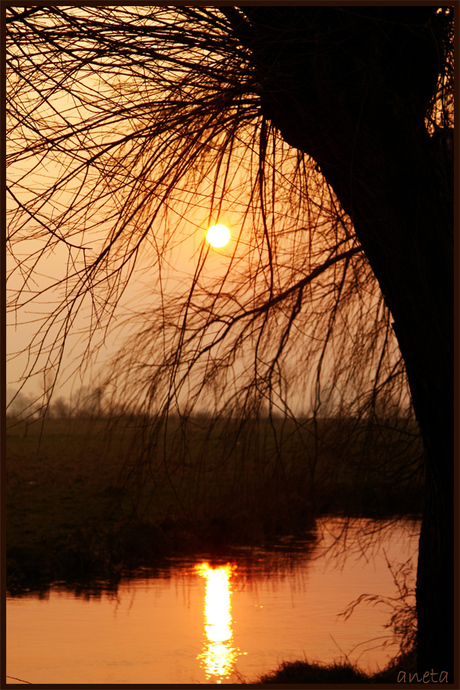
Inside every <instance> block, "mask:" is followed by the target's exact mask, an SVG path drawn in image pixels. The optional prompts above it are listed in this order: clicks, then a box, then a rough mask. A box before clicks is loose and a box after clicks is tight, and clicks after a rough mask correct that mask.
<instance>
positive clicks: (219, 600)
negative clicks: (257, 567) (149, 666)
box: [195, 563, 241, 683]
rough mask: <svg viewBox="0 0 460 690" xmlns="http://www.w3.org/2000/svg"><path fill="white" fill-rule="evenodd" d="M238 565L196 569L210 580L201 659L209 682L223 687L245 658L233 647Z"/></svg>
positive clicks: (207, 584) (198, 567)
mask: <svg viewBox="0 0 460 690" xmlns="http://www.w3.org/2000/svg"><path fill="white" fill-rule="evenodd" d="M236 567H237V566H236V565H231V564H230V563H227V564H226V565H220V566H217V567H215V568H212V567H211V566H210V565H209V563H201V564H200V565H196V566H195V570H196V572H197V573H198V574H199V575H201V577H204V578H205V580H206V592H205V599H204V620H205V635H206V639H205V642H204V646H203V651H202V653H201V654H199V655H198V657H197V659H199V660H200V662H201V664H202V666H204V669H205V672H206V679H207V680H209V678H210V677H211V676H216V677H217V678H216V682H217V683H221V682H222V680H223V679H224V678H229V677H230V673H231V671H232V667H233V664H234V663H235V661H236V659H237V658H238V656H239V655H240V654H241V652H240V650H239V648H238V647H232V646H231V642H232V637H233V633H232V627H231V625H232V613H231V611H232V606H231V593H232V591H231V589H230V578H231V576H232V573H233V571H234V570H236Z"/></svg>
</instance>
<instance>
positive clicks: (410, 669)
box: [253, 651, 439, 686]
mask: <svg viewBox="0 0 460 690" xmlns="http://www.w3.org/2000/svg"><path fill="white" fill-rule="evenodd" d="M415 672H416V655H415V652H413V651H412V652H410V653H408V654H405V655H404V656H400V657H398V658H397V659H395V660H394V661H392V662H390V663H389V664H388V666H387V667H386V668H385V669H383V670H382V671H378V672H377V673H373V674H370V673H365V672H364V671H361V670H360V669H358V667H357V666H353V665H352V664H349V663H346V662H345V663H338V662H336V663H333V664H329V665H323V664H320V663H317V662H309V661H293V662H289V663H287V662H284V663H282V664H281V665H280V666H279V668H278V669H276V670H275V671H272V672H271V673H267V674H265V675H263V676H261V677H260V678H259V679H258V680H257V681H255V682H254V683H253V685H287V684H302V685H316V684H319V685H323V684H326V683H327V684H331V685H332V684H335V683H337V684H350V686H355V685H363V684H366V685H372V684H377V683H382V684H385V685H388V684H396V683H398V678H399V679H400V680H399V682H401V679H402V678H404V679H407V678H408V677H409V675H410V676H411V677H415ZM438 676H439V674H438Z"/></svg>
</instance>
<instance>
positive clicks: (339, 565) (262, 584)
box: [7, 519, 420, 684]
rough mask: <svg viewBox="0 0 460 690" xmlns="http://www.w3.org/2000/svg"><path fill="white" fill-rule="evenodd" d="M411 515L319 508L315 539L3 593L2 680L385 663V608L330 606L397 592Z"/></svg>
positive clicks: (388, 637)
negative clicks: (379, 518) (111, 580)
mask: <svg viewBox="0 0 460 690" xmlns="http://www.w3.org/2000/svg"><path fill="white" fill-rule="evenodd" d="M376 527H378V528H379V530H380V531H379V533H378V536H374V538H371V537H369V534H370V533H371V532H372V531H373V530H375V528H376ZM419 527H420V524H419V522H415V521H402V520H399V521H394V522H392V523H390V524H388V523H381V522H375V521H371V520H363V519H360V520H355V521H354V522H353V524H352V525H351V526H349V527H348V529H347V531H346V533H343V528H344V523H343V522H341V521H340V520H338V519H333V520H332V519H325V520H323V521H321V522H320V523H319V524H318V534H317V537H318V539H317V540H316V541H315V542H314V543H312V542H305V543H304V544H299V543H297V544H296V545H292V544H290V545H289V546H287V545H283V544H279V545H278V546H277V547H276V548H273V549H271V550H267V551H263V550H256V551H254V550H252V551H249V550H247V551H245V550H241V551H239V552H232V554H231V557H229V558H228V559H222V560H219V562H212V561H210V560H209V559H206V558H205V556H203V557H197V558H196V559H194V560H191V559H188V560H176V561H173V562H171V563H170V565H169V566H168V567H165V568H164V569H162V570H159V571H156V572H155V573H151V572H149V573H144V574H143V575H142V574H138V576H137V577H136V578H132V579H127V580H125V581H123V582H122V583H121V584H120V585H119V587H118V589H117V591H116V594H114V593H113V592H112V593H110V592H102V593H98V594H90V593H88V592H86V593H83V594H80V595H76V594H75V593H71V592H68V591H65V590H62V589H59V588H58V587H56V588H52V589H51V590H50V591H49V592H48V593H47V594H46V595H45V596H44V597H43V595H42V596H41V598H39V597H37V596H26V597H21V598H9V599H8V602H7V674H8V675H9V676H10V677H9V678H8V679H7V680H8V682H9V683H18V680H14V679H13V678H16V679H22V680H26V681H29V682H32V683H43V684H51V683H56V684H67V683H78V684H92V683H105V684H115V683H128V684H136V683H159V684H166V683H174V684H192V683H235V682H241V681H243V682H244V681H251V680H255V679H256V677H257V676H258V675H259V674H261V673H265V672H268V671H270V670H273V669H274V668H276V667H277V666H278V665H279V663H280V662H282V661H288V660H295V659H304V658H307V659H309V660H311V661H312V660H319V661H321V662H323V663H327V662H331V661H333V660H334V659H336V660H343V659H344V658H345V657H348V658H349V660H350V661H352V662H357V663H358V665H359V666H360V667H362V668H363V669H366V670H376V669H377V668H382V667H383V666H384V665H385V664H386V662H387V661H388V660H389V659H390V658H391V657H392V656H394V654H395V653H396V652H397V645H396V644H395V643H393V644H390V643H391V641H392V639H393V635H392V631H391V630H390V629H387V628H385V625H386V624H387V623H388V621H389V618H390V615H391V608H390V607H389V606H388V605H385V604H384V603H380V604H377V605H371V604H368V603H362V604H360V605H359V606H358V607H357V608H356V609H355V611H354V612H353V614H352V615H351V616H350V617H349V618H348V619H347V620H345V618H344V616H339V615H338V614H340V613H341V612H343V611H345V609H347V607H348V606H349V604H350V603H351V602H352V601H354V600H356V599H357V598H358V597H359V596H360V595H362V594H377V595H380V596H381V597H395V596H396V595H397V587H396V584H395V580H394V576H393V574H392V570H393V572H394V571H395V568H396V566H397V565H399V564H402V563H404V562H406V561H408V560H409V559H411V558H412V560H413V562H414V566H415V552H416V549H417V539H418V533H419ZM341 533H342V539H341V542H340V543H336V538H337V537H338V536H339V535H340V534H341ZM370 541H371V542H372V543H371V546H369V542H370ZM344 545H345V548H344ZM389 564H393V565H392V569H390V567H389ZM414 580H415V567H414V569H413V571H412V575H410V576H409V584H410V585H413V584H414ZM383 643H386V646H385V645H383V646H382V644H383Z"/></svg>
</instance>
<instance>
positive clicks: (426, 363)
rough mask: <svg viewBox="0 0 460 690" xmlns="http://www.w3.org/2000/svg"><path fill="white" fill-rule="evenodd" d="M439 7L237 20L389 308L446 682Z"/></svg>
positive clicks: (287, 10)
mask: <svg viewBox="0 0 460 690" xmlns="http://www.w3.org/2000/svg"><path fill="white" fill-rule="evenodd" d="M435 9H436V8H433V7H427V6H424V7H389V6H384V7H372V8H371V7H350V6H349V7H242V8H241V11H242V12H244V14H245V15H246V18H247V20H249V21H247V20H246V22H244V21H241V19H240V20H239V21H240V22H241V23H238V22H237V23H236V25H235V28H236V30H237V31H238V32H239V34H240V37H241V40H242V42H243V43H245V45H246V46H247V47H249V48H250V49H251V51H252V53H253V55H254V58H255V61H256V63H257V66H258V72H259V81H260V95H261V102H262V109H263V111H264V113H265V115H266V117H267V118H269V119H270V120H271V121H272V123H273V124H274V126H276V127H277V128H278V129H279V130H280V132H281V134H282V136H283V138H284V139H285V140H286V141H287V142H288V143H289V144H291V145H292V146H294V147H296V148H298V149H300V150H302V151H304V152H306V153H307V154H309V155H311V156H312V157H313V158H314V159H315V160H316V161H317V162H318V164H319V166H320V168H321V171H322V173H323V174H324V176H325V178H326V179H327V181H328V182H329V184H330V185H331V186H332V188H333V189H334V191H335V193H336V195H337V197H338V198H339V200H340V202H341V204H342V206H343V208H344V210H345V211H346V212H347V213H348V214H349V215H350V217H351V218H352V220H353V223H354V227H355V231H356V234H357V236H358V238H359V240H360V242H361V244H362V246H363V249H364V251H365V253H366V255H367V257H368V259H369V262H370V264H371V266H372V269H373V271H374V273H375V275H376V277H377V279H378V281H379V284H380V287H381V289H382V292H383V294H384V297H385V300H386V303H387V306H388V308H389V309H390V311H391V313H392V316H393V319H394V330H395V333H396V336H397V338H398V342H399V345H400V349H401V352H402V355H403V357H404V361H405V364H406V371H407V376H408V380H409V385H410V389H411V394H412V399H413V405H414V409H415V413H416V415H417V419H418V422H419V425H420V430H421V434H422V438H423V442H424V448H425V456H426V476H427V498H426V507H425V512H424V516H423V524H422V532H421V537H420V545H419V561H418V574H417V612H418V671H419V673H424V672H426V671H428V672H431V670H433V671H434V672H436V673H441V672H447V673H448V674H449V676H448V678H449V682H453V627H454V626H453V616H454V598H453V591H454V563H453V547H454V541H453V539H454V536H453V525H454V503H453V488H454V463H453V430H454V426H453V166H452V165H451V159H452V149H451V139H450V137H449V133H446V134H445V135H444V136H434V137H430V136H429V135H428V133H427V130H426V127H425V125H424V113H425V112H426V109H427V106H428V104H429V101H430V99H431V97H432V95H433V93H434V91H435V89H436V81H437V74H438V71H439V51H440V50H441V48H440V46H439V45H438V42H437V41H436V34H435V32H433V31H432V30H431V28H432V27H429V26H428V24H429V22H431V21H432V20H433V15H434V13H435ZM228 16H229V17H230V14H229V15H228ZM232 20H233V21H234V22H235V21H236V20H235V16H233V17H232ZM433 36H434V37H433Z"/></svg>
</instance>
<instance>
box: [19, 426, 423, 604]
mask: <svg viewBox="0 0 460 690" xmlns="http://www.w3.org/2000/svg"><path fill="white" fill-rule="evenodd" d="M353 425H354V426H353ZM416 451H417V438H416V435H415V434H412V435H411V433H408V430H407V427H405V428H404V429H403V428H401V429H398V428H397V427H395V426H394V425H393V427H391V426H388V427H387V428H385V427H383V428H381V427H379V428H374V429H373V428H372V427H371V426H369V425H364V424H362V423H359V422H357V421H356V420H323V422H322V423H320V424H319V426H318V424H317V423H313V422H312V421H308V420H307V421H306V422H304V423H303V425H302V426H300V427H296V426H295V425H293V424H291V423H286V422H281V421H279V422H276V424H275V425H274V426H273V425H270V424H269V423H268V422H265V421H264V420H253V421H252V422H249V423H247V424H245V425H242V424H241V421H240V420H227V421H226V422H220V423H219V424H215V425H211V424H210V423H209V420H206V419H203V418H201V419H200V418H198V419H194V420H189V421H188V422H187V423H184V422H183V421H181V422H180V421H179V420H172V421H171V422H170V424H169V426H168V428H167V429H165V430H164V434H163V435H161V434H158V435H157V436H156V437H155V438H153V437H152V438H149V428H148V426H147V425H143V424H142V423H141V421H139V420H126V419H124V420H116V422H114V420H94V419H93V420H84V419H74V420H53V419H50V420H46V421H45V422H44V423H43V424H42V423H41V422H40V421H36V422H34V423H32V424H30V423H29V424H28V425H26V423H25V422H21V423H18V424H13V423H12V422H10V425H9V428H8V430H7V460H6V479H7V482H6V493H7V506H6V507H7V554H6V555H7V588H8V590H9V591H10V592H12V593H14V592H21V591H24V590H31V589H40V588H46V587H47V586H49V585H50V584H51V583H53V582H62V581H65V582H67V583H69V584H71V583H75V584H76V585H77V584H78V586H81V585H82V584H83V585H84V583H90V582H97V581H98V580H100V581H103V582H104V583H105V585H106V584H107V583H108V582H109V583H112V584H116V582H117V581H118V579H119V578H120V577H121V575H122V573H123V572H126V570H129V569H134V568H137V567H139V566H144V567H150V566H154V565H155V564H157V563H158V562H159V561H160V560H161V559H163V558H165V557H168V556H171V555H185V554H192V553H201V552H207V553H210V554H213V553H215V554H216V555H218V554H219V552H222V551H225V550H228V549H229V548H231V547H232V546H241V545H259V546H261V545H266V544H269V543H270V541H271V540H275V539H278V538H279V537H280V536H287V535H290V536H293V537H300V538H306V537H310V538H311V539H314V530H315V520H316V518H317V517H318V516H322V515H347V516H350V517H354V516H364V517H372V518H388V517H391V516H404V515H408V516H409V515H410V516H414V515H417V514H420V512H421V510H422V507H423V503H422V481H421V479H420V476H418V480H417V481H414V474H415V475H416V471H417V466H416V460H414V458H416Z"/></svg>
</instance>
